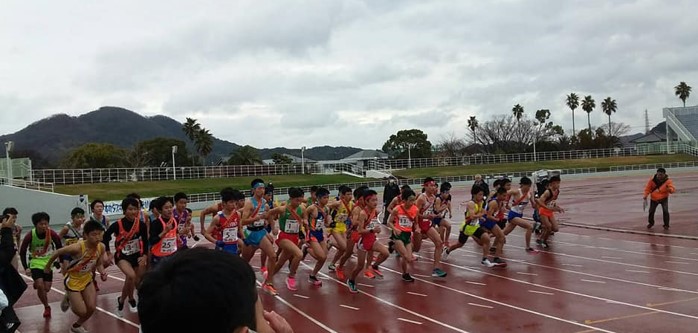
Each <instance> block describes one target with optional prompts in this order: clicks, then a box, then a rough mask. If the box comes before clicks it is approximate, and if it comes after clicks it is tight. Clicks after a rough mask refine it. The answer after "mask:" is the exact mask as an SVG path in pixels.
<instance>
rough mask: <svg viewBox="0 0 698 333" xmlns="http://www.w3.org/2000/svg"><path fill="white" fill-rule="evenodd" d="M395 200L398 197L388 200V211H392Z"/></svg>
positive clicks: (395, 204)
mask: <svg viewBox="0 0 698 333" xmlns="http://www.w3.org/2000/svg"><path fill="white" fill-rule="evenodd" d="M397 200H398V197H395V198H393V200H390V204H388V211H389V212H392V211H393V209H394V208H395V206H397Z"/></svg>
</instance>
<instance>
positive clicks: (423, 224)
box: [418, 220, 431, 234]
mask: <svg viewBox="0 0 698 333" xmlns="http://www.w3.org/2000/svg"><path fill="white" fill-rule="evenodd" d="M418 225H419V231H420V232H421V233H423V234H426V233H427V232H428V231H429V229H430V228H431V220H421V221H419V223H418Z"/></svg>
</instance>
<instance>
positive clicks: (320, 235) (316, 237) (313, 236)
mask: <svg viewBox="0 0 698 333" xmlns="http://www.w3.org/2000/svg"><path fill="white" fill-rule="evenodd" d="M308 240H310V241H311V242H318V243H320V242H322V241H324V240H325V232H323V231H322V230H310V232H309V233H308Z"/></svg>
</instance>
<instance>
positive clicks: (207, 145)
mask: <svg viewBox="0 0 698 333" xmlns="http://www.w3.org/2000/svg"><path fill="white" fill-rule="evenodd" d="M194 146H196V151H197V152H198V153H199V155H201V156H202V157H203V159H204V163H203V164H202V165H205V164H206V163H205V162H206V156H208V154H210V153H211V151H212V150H213V135H212V134H211V133H210V132H209V131H208V130H207V129H204V128H201V129H199V131H198V132H196V136H195V137H194Z"/></svg>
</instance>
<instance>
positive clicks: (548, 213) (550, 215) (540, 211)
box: [538, 207, 555, 219]
mask: <svg viewBox="0 0 698 333" xmlns="http://www.w3.org/2000/svg"><path fill="white" fill-rule="evenodd" d="M538 214H540V216H545V217H547V218H549V219H551V218H554V217H555V212H553V211H552V210H550V209H547V208H543V207H541V208H538Z"/></svg>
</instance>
